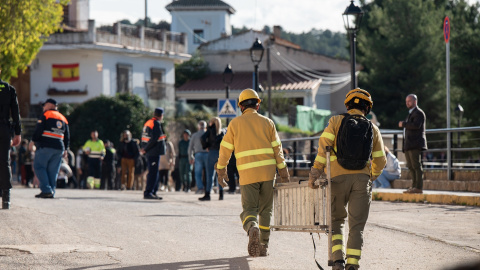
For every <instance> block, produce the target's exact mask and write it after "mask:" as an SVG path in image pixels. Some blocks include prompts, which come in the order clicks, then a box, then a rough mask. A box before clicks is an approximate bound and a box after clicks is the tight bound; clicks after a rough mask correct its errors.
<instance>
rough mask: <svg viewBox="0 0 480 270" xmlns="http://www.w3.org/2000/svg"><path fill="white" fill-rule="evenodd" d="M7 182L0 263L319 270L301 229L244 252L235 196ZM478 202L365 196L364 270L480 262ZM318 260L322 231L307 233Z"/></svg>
mask: <svg viewBox="0 0 480 270" xmlns="http://www.w3.org/2000/svg"><path fill="white" fill-rule="evenodd" d="M38 192H39V190H38V189H26V188H14V189H13V190H12V207H11V209H10V210H0V269H2V270H4V269H195V270H197V269H318V268H317V266H316V264H315V261H314V250H313V244H312V238H311V236H310V235H309V234H308V233H297V232H278V231H274V232H272V234H271V240H270V256H268V257H263V258H251V257H249V256H248V253H247V248H246V247H247V241H248V239H247V236H246V233H245V232H244V231H243V229H242V227H241V221H240V218H239V214H240V212H241V205H240V195H238V194H235V195H229V194H226V195H225V200H224V201H218V198H217V196H215V195H214V196H213V200H212V201H210V202H200V201H198V200H197V198H198V197H199V196H198V195H195V194H193V193H189V194H186V193H183V192H169V193H162V194H161V195H163V197H164V200H162V201H150V200H143V197H142V193H141V192H139V191H99V190H72V189H65V190H58V191H57V195H56V198H55V199H36V198H34V195H35V194H37V193H38ZM479 224H480V208H478V207H467V206H448V205H430V204H415V203H392V202H373V203H372V207H371V212H370V218H369V222H368V224H367V227H366V230H365V234H364V238H365V245H364V249H363V251H362V255H363V257H362V260H360V265H361V269H367V270H376V269H378V270H391V269H402V270H409V269H412V270H413V269H415V270H419V269H420V270H429V269H432V270H436V269H450V267H451V266H454V265H458V264H460V263H466V262H471V261H474V260H479V261H480V226H479ZM315 238H316V244H317V252H316V254H315V256H316V258H317V259H318V261H319V263H320V264H321V265H322V266H323V267H324V268H325V269H329V268H327V267H326V265H327V248H326V246H327V242H326V241H327V240H326V239H327V238H326V236H325V235H322V236H321V239H320V240H319V239H318V236H315Z"/></svg>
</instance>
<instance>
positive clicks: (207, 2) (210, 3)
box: [165, 0, 235, 14]
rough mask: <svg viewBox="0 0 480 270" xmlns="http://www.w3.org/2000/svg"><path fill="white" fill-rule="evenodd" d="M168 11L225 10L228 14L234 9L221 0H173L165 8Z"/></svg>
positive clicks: (233, 11)
mask: <svg viewBox="0 0 480 270" xmlns="http://www.w3.org/2000/svg"><path fill="white" fill-rule="evenodd" d="M165 8H166V9H167V10H168V11H172V10H191V9H225V10H227V11H228V12H230V14H233V13H235V9H234V8H233V7H232V6H230V5H229V4H227V3H225V2H223V1H221V0H175V1H173V2H172V3H170V4H168V5H167V6H166V7H165Z"/></svg>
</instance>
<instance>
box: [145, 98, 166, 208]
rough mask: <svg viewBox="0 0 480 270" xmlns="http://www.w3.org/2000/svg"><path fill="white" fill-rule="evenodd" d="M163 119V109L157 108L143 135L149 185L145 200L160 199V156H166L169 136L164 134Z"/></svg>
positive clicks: (146, 189) (146, 188) (146, 124)
mask: <svg viewBox="0 0 480 270" xmlns="http://www.w3.org/2000/svg"><path fill="white" fill-rule="evenodd" d="M162 119H163V108H160V107H158V108H156V109H155V112H154V115H153V118H152V119H150V120H148V121H147V122H146V123H145V125H144V126H143V133H142V149H141V150H140V153H141V154H144V155H146V156H147V160H148V175H147V185H146V187H145V191H144V192H143V198H144V199H149V200H150V199H154V200H155V199H158V200H161V199H162V197H158V196H157V194H156V193H157V190H156V187H157V185H158V174H159V171H158V165H159V163H160V155H165V150H166V149H165V139H166V138H167V136H166V135H165V134H164V133H163V129H162V126H161V124H160V122H161V121H162Z"/></svg>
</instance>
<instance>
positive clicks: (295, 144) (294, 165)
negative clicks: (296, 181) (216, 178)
mask: <svg viewBox="0 0 480 270" xmlns="http://www.w3.org/2000/svg"><path fill="white" fill-rule="evenodd" d="M478 131H480V126H475V127H462V128H450V129H447V128H440V129H427V130H426V131H425V133H426V134H439V133H444V134H446V133H458V132H478ZM380 133H381V134H382V136H383V135H393V139H392V142H393V143H392V144H393V149H392V152H393V153H394V155H395V156H396V155H397V152H398V151H401V148H399V146H398V139H399V135H403V130H380ZM452 137H453V136H450V138H452ZM319 138H320V136H315V137H302V138H291V139H283V140H281V141H282V145H284V146H285V143H287V144H292V148H293V149H292V150H293V153H292V155H291V159H287V164H289V165H290V164H291V166H289V167H290V168H291V169H292V170H293V176H296V175H297V169H298V168H299V167H302V166H299V164H309V165H311V163H312V162H313V160H314V159H315V155H316V153H317V152H316V150H315V145H316V144H317V143H318V139H319ZM427 141H428V140H427ZM305 142H309V144H310V151H309V153H303V152H298V151H297V150H298V149H299V144H301V143H305ZM445 144H447V141H446V140H445ZM450 146H451V144H447V147H445V148H433V149H428V152H447V157H450V158H449V159H447V160H446V162H434V163H431V162H426V163H425V165H434V166H440V168H435V169H440V170H442V169H443V170H445V169H446V170H447V177H448V180H452V169H453V168H454V167H456V168H455V170H462V168H461V167H472V168H469V169H473V170H474V169H477V168H478V167H479V166H480V165H478V166H477V164H476V163H461V162H456V163H453V162H452V159H451V153H452V152H475V151H476V152H477V153H478V152H480V147H455V148H453V147H450ZM284 148H285V147H284ZM303 148H305V145H304V146H303ZM306 154H307V155H308V156H309V158H308V159H305V158H301V159H299V158H298V156H303V155H306ZM437 163H438V164H437Z"/></svg>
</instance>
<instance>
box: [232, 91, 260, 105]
mask: <svg viewBox="0 0 480 270" xmlns="http://www.w3.org/2000/svg"><path fill="white" fill-rule="evenodd" d="M247 99H257V102H258V103H261V102H262V100H261V99H260V97H258V94H257V92H255V90H252V89H245V90H243V91H242V92H241V93H240V97H238V106H239V107H240V103H242V102H243V101H245V100H247Z"/></svg>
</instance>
